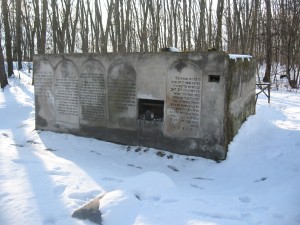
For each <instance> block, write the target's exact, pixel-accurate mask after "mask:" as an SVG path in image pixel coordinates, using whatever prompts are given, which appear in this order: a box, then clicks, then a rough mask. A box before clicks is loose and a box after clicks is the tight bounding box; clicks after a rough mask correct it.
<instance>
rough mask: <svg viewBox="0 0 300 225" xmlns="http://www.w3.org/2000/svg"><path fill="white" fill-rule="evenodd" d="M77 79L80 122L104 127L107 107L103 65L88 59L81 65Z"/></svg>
mask: <svg viewBox="0 0 300 225" xmlns="http://www.w3.org/2000/svg"><path fill="white" fill-rule="evenodd" d="M79 80H80V82H79V84H80V85H79V95H80V124H84V125H88V126H100V127H104V126H105V125H106V114H107V113H106V112H107V107H106V85H105V84H106V79H105V69H104V67H103V65H102V64H101V63H99V62H98V61H97V60H93V59H89V60H88V61H86V62H85V63H84V64H83V66H82V67H81V72H80V76H79Z"/></svg>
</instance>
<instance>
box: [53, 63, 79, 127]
mask: <svg viewBox="0 0 300 225" xmlns="http://www.w3.org/2000/svg"><path fill="white" fill-rule="evenodd" d="M78 90H79V81H78V71H77V68H76V66H75V64H74V63H73V62H72V61H71V60H63V61H61V62H60V63H59V64H58V65H57V67H56V70H55V106H54V109H55V118H56V121H57V122H58V123H63V124H72V125H77V127H78V125H79V91H78ZM71 128H76V127H74V126H72V127H71Z"/></svg>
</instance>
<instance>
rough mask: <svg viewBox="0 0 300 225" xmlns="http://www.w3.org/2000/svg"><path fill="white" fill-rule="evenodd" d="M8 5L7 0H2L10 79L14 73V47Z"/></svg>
mask: <svg viewBox="0 0 300 225" xmlns="http://www.w3.org/2000/svg"><path fill="white" fill-rule="evenodd" d="M8 11H9V9H8V5H7V0H2V13H3V23H4V33H5V46H6V62H7V73H8V76H9V77H10V76H11V75H12V74H13V73H14V71H13V58H12V45H11V34H10V25H9V18H8Z"/></svg>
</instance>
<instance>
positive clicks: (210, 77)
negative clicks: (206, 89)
mask: <svg viewBox="0 0 300 225" xmlns="http://www.w3.org/2000/svg"><path fill="white" fill-rule="evenodd" d="M219 81H220V75H208V82H216V83H219Z"/></svg>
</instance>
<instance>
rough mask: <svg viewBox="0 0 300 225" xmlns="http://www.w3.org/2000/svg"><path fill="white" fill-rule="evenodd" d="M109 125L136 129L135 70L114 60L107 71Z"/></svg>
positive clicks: (127, 64)
mask: <svg viewBox="0 0 300 225" xmlns="http://www.w3.org/2000/svg"><path fill="white" fill-rule="evenodd" d="M107 87H108V107H109V126H110V127H112V128H123V129H128V130H135V129H136V117H137V103H136V71H135V69H134V68H133V67H132V66H131V65H130V64H129V63H124V62H119V61H116V62H115V63H114V64H113V65H112V66H111V68H110V69H109V73H108V81H107Z"/></svg>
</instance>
